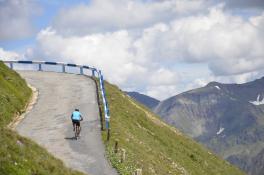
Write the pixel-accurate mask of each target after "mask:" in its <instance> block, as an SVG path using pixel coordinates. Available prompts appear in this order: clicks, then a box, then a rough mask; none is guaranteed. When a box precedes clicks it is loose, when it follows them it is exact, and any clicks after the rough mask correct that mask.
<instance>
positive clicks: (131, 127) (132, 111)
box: [103, 83, 244, 175]
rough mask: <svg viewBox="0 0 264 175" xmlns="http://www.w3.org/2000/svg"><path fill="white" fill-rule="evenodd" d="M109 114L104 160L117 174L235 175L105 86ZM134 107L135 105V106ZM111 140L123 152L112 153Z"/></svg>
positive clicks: (222, 162) (207, 152)
mask: <svg viewBox="0 0 264 175" xmlns="http://www.w3.org/2000/svg"><path fill="white" fill-rule="evenodd" d="M105 85H106V93H107V99H108V101H109V106H110V112H111V138H110V142H107V141H106V131H104V132H103V140H104V142H105V144H106V151H107V155H108V158H109V160H110V162H111V163H112V165H113V166H114V167H115V168H116V169H117V170H118V171H119V173H120V174H123V175H130V174H132V173H133V172H134V171H135V169H137V168H140V169H142V172H143V174H144V175H154V174H158V175H168V174H173V175H178V174H192V175H218V174H222V175H227V174H228V175H239V174H244V173H243V172H242V171H240V170H239V169H238V168H236V167H234V166H232V165H230V164H229V163H227V162H226V161H224V160H222V159H221V158H219V157H217V156H216V155H214V154H212V153H210V152H209V151H208V150H207V149H206V148H204V147H203V146H201V145H200V144H198V143H196V142H195V141H193V140H192V139H190V138H188V137H186V136H184V135H183V134H181V133H180V132H178V131H177V130H176V129H173V128H172V127H170V126H168V125H166V124H164V123H163V122H161V121H160V120H159V119H158V117H157V116H155V115H154V114H153V113H151V112H150V111H148V109H146V108H145V107H144V106H141V105H140V104H138V103H137V102H135V101H133V100H132V99H130V98H129V97H128V96H126V95H124V93H123V92H122V91H121V90H119V89H118V88H117V87H116V86H113V85H111V84H109V83H105ZM135 104H136V105H137V106H136V105H135ZM115 140H118V143H119V149H120V150H121V149H125V150H126V160H125V162H123V163H121V162H120V151H119V153H118V154H115V153H114V151H113V150H114V144H115Z"/></svg>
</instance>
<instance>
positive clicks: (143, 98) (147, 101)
mask: <svg viewBox="0 0 264 175" xmlns="http://www.w3.org/2000/svg"><path fill="white" fill-rule="evenodd" d="M125 93H126V94H128V95H129V96H130V97H132V98H133V99H135V100H136V101H138V102H139V103H141V104H143V105H145V106H147V107H148V108H149V109H154V108H155V107H156V106H157V105H158V104H159V102H160V101H159V100H157V99H155V98H152V97H150V96H147V95H144V94H140V93H138V92H125Z"/></svg>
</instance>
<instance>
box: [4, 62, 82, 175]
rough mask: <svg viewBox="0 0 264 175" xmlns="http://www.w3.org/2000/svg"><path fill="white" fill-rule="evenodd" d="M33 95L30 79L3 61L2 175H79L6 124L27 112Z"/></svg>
mask: <svg viewBox="0 0 264 175" xmlns="http://www.w3.org/2000/svg"><path fill="white" fill-rule="evenodd" d="M30 96H31V90H30V89H29V88H28V87H27V85H26V82H25V81H24V80H23V79H22V78H21V77H20V76H19V75H18V74H17V73H16V72H14V71H11V70H10V69H8V68H7V67H6V66H5V65H4V64H3V63H2V62H1V61H0V143H1V144H0V174H3V175H7V174H10V175H11V174H12V175H28V174H30V175H31V174H32V175H33V174H35V175H37V174H38V175H47V174H51V175H74V174H75V175H77V174H81V173H78V172H75V171H71V170H70V169H67V168H65V167H64V165H63V163H62V162H61V161H60V160H57V159H55V158H54V157H53V156H51V155H50V154H49V153H48V152H47V151H46V150H44V149H43V148H41V147H40V146H38V145H37V144H35V143H34V142H32V141H30V140H29V139H26V138H23V137H21V136H19V135H18V134H17V133H16V132H14V131H11V130H10V129H8V128H7V127H6V125H7V124H8V123H9V122H11V121H12V119H13V117H14V116H15V114H20V113H22V112H23V110H24V107H25V105H26V103H27V102H28V100H29V98H30Z"/></svg>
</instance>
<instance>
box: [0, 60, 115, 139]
mask: <svg viewBox="0 0 264 175" xmlns="http://www.w3.org/2000/svg"><path fill="white" fill-rule="evenodd" d="M3 62H4V63H6V64H9V66H10V68H11V69H14V64H15V63H17V64H37V65H38V71H43V69H42V65H43V64H46V65H61V66H62V72H63V73H65V72H66V69H65V68H66V67H67V66H68V67H79V68H80V74H81V75H84V71H83V70H84V69H88V70H91V71H92V76H93V77H95V73H97V75H98V78H99V82H100V90H101V95H102V99H103V105H104V114H105V115H104V117H105V128H106V129H107V130H108V139H109V130H110V113H109V107H108V103H107V99H106V94H105V88H104V78H103V74H102V72H101V70H97V69H96V68H94V67H90V66H85V65H77V64H67V63H61V62H49V61H3Z"/></svg>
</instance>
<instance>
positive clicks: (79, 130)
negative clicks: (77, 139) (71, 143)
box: [77, 121, 81, 136]
mask: <svg viewBox="0 0 264 175" xmlns="http://www.w3.org/2000/svg"><path fill="white" fill-rule="evenodd" d="M80 132H81V124H80V121H79V122H78V124H77V133H78V136H79V135H80Z"/></svg>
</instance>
